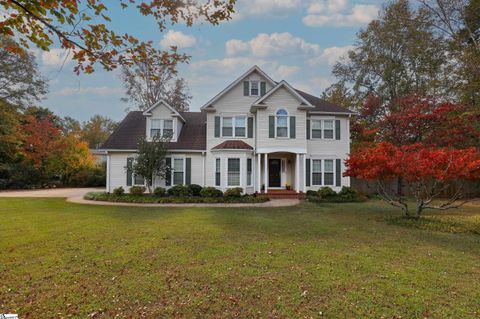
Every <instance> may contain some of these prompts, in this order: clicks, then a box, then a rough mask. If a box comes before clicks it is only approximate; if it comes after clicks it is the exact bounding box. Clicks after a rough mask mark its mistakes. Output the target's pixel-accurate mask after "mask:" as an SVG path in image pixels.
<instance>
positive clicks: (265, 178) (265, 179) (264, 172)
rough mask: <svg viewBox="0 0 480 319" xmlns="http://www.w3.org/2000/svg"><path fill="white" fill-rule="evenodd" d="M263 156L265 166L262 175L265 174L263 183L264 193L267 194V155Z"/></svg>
mask: <svg viewBox="0 0 480 319" xmlns="http://www.w3.org/2000/svg"><path fill="white" fill-rule="evenodd" d="M263 156H264V159H265V162H264V163H265V164H264V165H265V166H264V168H263V174H265V176H264V182H265V193H267V191H268V153H265V155H263Z"/></svg>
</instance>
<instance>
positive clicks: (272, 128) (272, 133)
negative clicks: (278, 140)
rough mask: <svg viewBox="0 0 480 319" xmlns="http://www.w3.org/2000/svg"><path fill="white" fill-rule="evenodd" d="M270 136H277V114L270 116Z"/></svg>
mask: <svg viewBox="0 0 480 319" xmlns="http://www.w3.org/2000/svg"><path fill="white" fill-rule="evenodd" d="M268 137H269V138H274V137H275V116H273V115H271V116H269V117H268Z"/></svg>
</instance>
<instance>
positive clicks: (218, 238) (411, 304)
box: [0, 199, 480, 319]
mask: <svg viewBox="0 0 480 319" xmlns="http://www.w3.org/2000/svg"><path fill="white" fill-rule="evenodd" d="M475 212H476V213H478V215H476V214H475ZM442 214H449V216H450V217H449V218H450V219H456V220H464V221H465V220H466V221H467V223H469V225H470V226H469V227H470V228H468V229H471V228H475V227H478V228H477V229H478V230H480V218H479V216H480V209H479V207H476V208H474V207H470V208H464V209H463V210H460V211H457V212H449V213H442ZM395 215H398V213H397V211H396V210H395V209H393V208H390V207H389V206H386V205H384V204H382V203H380V202H375V201H374V202H367V203H362V204H328V205H327V204H325V205H321V206H319V205H316V204H308V203H305V204H302V205H300V206H298V207H293V208H292V207H288V208H262V209H259V208H255V209H253V208H252V209H246V208H232V209H225V208H178V209H172V208H128V207H118V208H116V207H101V206H83V205H76V204H68V203H66V202H64V200H62V199H0V251H1V259H0V313H2V312H7V313H8V312H12V313H18V314H19V315H20V318H21V319H24V318H42V319H43V318H69V317H73V318H85V317H88V316H89V315H91V316H92V317H94V318H114V317H116V318H141V317H144V318H172V317H174V318H206V317H212V318H319V317H320V318H478V317H480V302H479V301H480V235H478V234H475V233H474V232H469V231H467V232H464V233H462V232H456V233H447V232H440V231H432V230H430V229H421V228H420V229H419V228H414V227H410V226H409V225H404V226H399V225H398V224H396V223H392V222H389V221H388V220H386V217H387V216H393V217H394V216H395ZM433 218H435V216H433ZM450 219H448V220H450ZM472 225H473V226H472Z"/></svg>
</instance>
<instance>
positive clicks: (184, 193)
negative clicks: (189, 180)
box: [167, 185, 192, 197]
mask: <svg viewBox="0 0 480 319" xmlns="http://www.w3.org/2000/svg"><path fill="white" fill-rule="evenodd" d="M167 193H168V195H169V196H176V197H188V196H192V191H191V190H190V188H189V187H188V186H185V185H175V186H173V187H170V188H169V189H168V191H167Z"/></svg>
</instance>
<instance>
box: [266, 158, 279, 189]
mask: <svg viewBox="0 0 480 319" xmlns="http://www.w3.org/2000/svg"><path fill="white" fill-rule="evenodd" d="M281 166H282V160H280V159H277V158H271V159H269V160H268V187H280V186H281V184H282V178H281V176H280V174H281Z"/></svg>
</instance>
